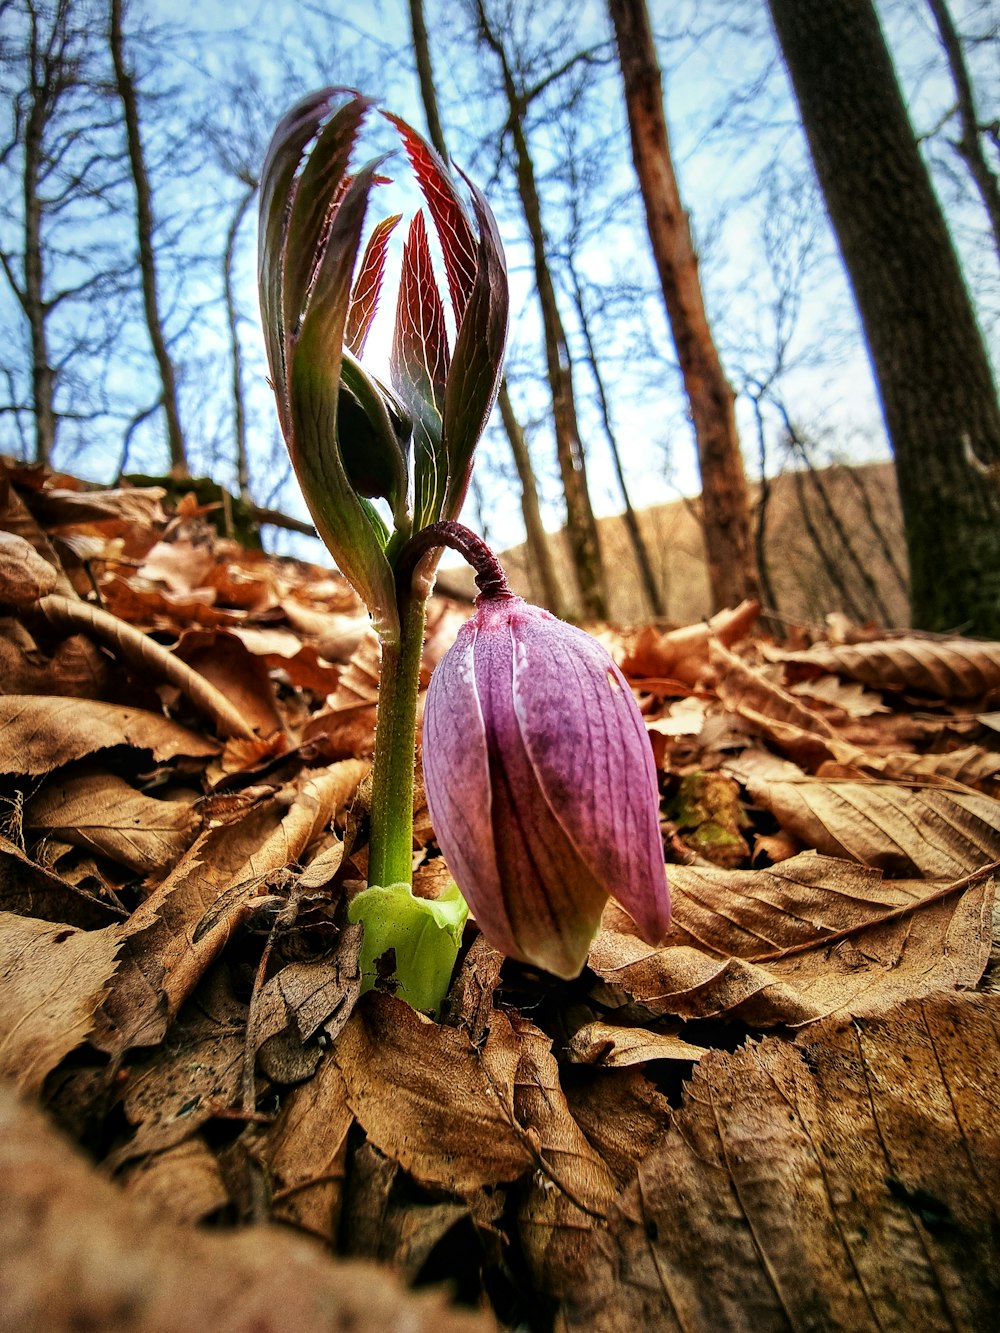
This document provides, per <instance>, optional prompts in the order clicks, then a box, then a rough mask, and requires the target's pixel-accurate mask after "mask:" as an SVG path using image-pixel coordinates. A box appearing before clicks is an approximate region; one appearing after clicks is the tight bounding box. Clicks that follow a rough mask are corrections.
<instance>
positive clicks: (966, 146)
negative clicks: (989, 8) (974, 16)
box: [927, 0, 1000, 255]
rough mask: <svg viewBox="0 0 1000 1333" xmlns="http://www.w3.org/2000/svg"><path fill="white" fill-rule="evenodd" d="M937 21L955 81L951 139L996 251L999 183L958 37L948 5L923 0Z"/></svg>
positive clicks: (940, 0) (999, 221) (999, 248)
mask: <svg viewBox="0 0 1000 1333" xmlns="http://www.w3.org/2000/svg"><path fill="white" fill-rule="evenodd" d="M927 3H928V4H929V5H930V7H931V13H932V14H933V15H934V22H935V23H936V24H937V30H938V34H939V36H940V38H941V45H942V46H943V47H944V53H945V55H946V56H947V58H948V68H949V69H950V70H951V79H952V83H954V85H955V97H956V98H957V101H958V123H959V128H960V130H961V135H960V137H959V139H958V141H957V142H956V143H955V148H956V150H957V151H958V154H959V156H960V157H961V158H962V160H963V161H964V162H965V165H966V166H967V167H968V168H969V174H970V175H971V176H972V179H973V180H974V181H975V184H976V189H977V190H978V191H979V194H980V196H981V198H982V201H983V207H984V208H985V209H986V212H987V215H988V217H989V219H990V227H991V229H992V231H993V244H994V245H995V246H996V250H997V254H998V255H1000V184H998V182H997V178H996V176H995V175H994V174H993V172H992V171H991V170H990V164H989V163H988V162H987V160H986V154H985V153H984V152H983V140H982V136H981V135H980V133H979V121H978V119H977V118H976V101H975V97H974V95H973V92H972V79H971V78H970V77H969V70H968V66H967V65H966V63H965V57H964V55H963V54H962V39H961V38H960V37H959V35H958V29H957V28H956V27H955V24H954V21H953V20H952V17H951V14H950V13H949V11H948V6H947V5H946V4H945V2H944V0H927Z"/></svg>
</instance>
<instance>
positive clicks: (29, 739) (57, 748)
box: [0, 694, 219, 776]
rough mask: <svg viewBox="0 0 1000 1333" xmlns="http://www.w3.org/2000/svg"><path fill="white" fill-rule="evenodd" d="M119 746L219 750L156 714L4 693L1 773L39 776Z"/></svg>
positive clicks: (162, 753)
mask: <svg viewBox="0 0 1000 1333" xmlns="http://www.w3.org/2000/svg"><path fill="white" fill-rule="evenodd" d="M115 745H130V746H133V747H134V748H135V749H139V750H150V751H152V754H153V757H154V758H155V759H158V760H166V759H173V758H175V757H176V756H177V755H190V756H206V755H212V754H218V750H219V747H218V745H216V744H215V743H214V742H212V741H208V740H205V739H204V737H202V736H198V735H196V734H195V733H194V732H192V731H188V730H187V729H186V728H185V727H179V726H178V725H177V724H176V722H170V721H168V720H167V719H166V718H165V717H161V716H159V715H158V714H156V713H147V712H144V711H143V710H142V709H139V708H124V707H122V706H121V705H120V704H107V703H99V702H98V701H97V700H94V699H67V698H53V697H52V696H50V695H23V694H21V695H18V694H7V695H0V773H24V774H27V775H29V776H36V775H37V774H39V773H51V771H52V770H53V769H54V768H60V767H61V766H62V765H63V764H68V763H70V762H71V761H72V760H74V759H82V758H83V757H84V756H85V755H88V754H95V753H96V752H97V751H98V750H106V749H110V748H111V747H112V746H115Z"/></svg>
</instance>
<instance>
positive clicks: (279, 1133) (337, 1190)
mask: <svg viewBox="0 0 1000 1333" xmlns="http://www.w3.org/2000/svg"><path fill="white" fill-rule="evenodd" d="M353 1124H354V1114H353V1112H352V1111H351V1108H350V1106H349V1105H348V1103H347V1087H346V1085H345V1083H344V1080H343V1078H342V1077H341V1073H340V1070H339V1069H338V1068H337V1064H336V1061H335V1060H334V1059H333V1057H332V1055H329V1054H328V1055H327V1057H326V1059H325V1060H324V1061H323V1062H322V1064H321V1065H320V1066H319V1068H318V1069H317V1071H316V1074H315V1076H314V1077H313V1078H311V1079H309V1081H308V1082H306V1083H302V1084H300V1085H299V1087H297V1088H293V1089H292V1090H291V1092H289V1093H288V1094H287V1095H286V1096H285V1097H283V1098H282V1102H281V1112H280V1114H279V1115H278V1118H277V1120H276V1121H275V1122H274V1124H273V1125H270V1126H269V1127H268V1128H267V1130H265V1131H263V1133H262V1134H261V1136H260V1137H259V1138H258V1139H256V1140H255V1141H254V1145H253V1146H254V1153H255V1155H257V1156H258V1157H260V1159H261V1160H262V1161H264V1162H265V1163H266V1164H267V1166H268V1169H269V1171H270V1173H271V1181H272V1195H271V1216H272V1217H273V1218H274V1219H275V1220H276V1221H281V1222H290V1223H292V1224H293V1225H295V1226H297V1227H299V1228H300V1229H301V1230H303V1231H306V1232H309V1233H311V1234H312V1235H314V1236H318V1237H319V1238H320V1239H322V1240H324V1241H326V1243H327V1244H330V1245H332V1244H334V1243H335V1242H336V1239H337V1230H338V1228H339V1225H340V1213H341V1206H342V1204H343V1192H344V1177H345V1174H346V1163H347V1135H348V1132H349V1130H350V1128H351V1126H352V1125H353Z"/></svg>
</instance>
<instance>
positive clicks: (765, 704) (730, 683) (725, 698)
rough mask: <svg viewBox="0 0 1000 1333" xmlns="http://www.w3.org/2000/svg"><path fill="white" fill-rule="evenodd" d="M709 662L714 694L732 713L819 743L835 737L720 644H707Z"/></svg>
mask: <svg viewBox="0 0 1000 1333" xmlns="http://www.w3.org/2000/svg"><path fill="white" fill-rule="evenodd" d="M709 661H710V663H711V665H712V668H713V670H714V671H715V674H716V678H717V680H716V693H717V694H718V696H719V698H720V699H721V700H722V702H723V703H724V704H725V705H726V707H727V708H730V709H732V710H733V712H735V713H740V714H742V715H743V716H745V717H749V718H752V719H766V720H768V721H770V720H773V721H775V722H784V723H789V724H791V725H792V726H793V727H795V728H796V729H798V730H800V731H806V732H810V733H812V734H813V735H815V736H818V737H820V738H821V739H822V740H830V739H832V738H833V737H835V736H836V732H835V731H834V729H833V727H832V726H831V725H830V723H829V722H827V720H826V718H825V717H823V716H822V714H821V713H817V712H815V711H814V710H813V709H812V708H807V707H806V706H805V705H804V704H802V703H800V702H799V700H798V699H797V698H796V697H795V696H794V695H793V694H790V693H789V692H788V690H785V689H782V687H781V686H780V685H778V684H777V682H775V681H773V680H770V679H769V678H768V677H767V676H766V675H765V674H764V673H763V672H762V671H759V670H758V669H756V668H755V667H752V666H750V665H749V663H747V662H744V661H743V659H742V658H741V657H737V656H736V654H735V653H731V652H730V651H729V650H728V649H727V648H724V647H723V646H722V645H721V644H720V643H716V642H714V641H713V642H711V643H710V644H709Z"/></svg>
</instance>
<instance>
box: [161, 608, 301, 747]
mask: <svg viewBox="0 0 1000 1333" xmlns="http://www.w3.org/2000/svg"><path fill="white" fill-rule="evenodd" d="M175 651H176V653H177V656H178V657H179V658H180V659H181V661H182V662H186V663H187V665H188V666H189V667H191V669H192V670H193V671H196V672H197V673H198V675H199V676H201V677H203V678H204V679H205V680H207V681H210V682H211V684H212V685H214V686H215V688H216V689H217V690H219V691H220V692H221V693H222V694H224V695H225V697H226V698H227V699H228V700H229V702H230V703H231V704H232V705H233V707H234V708H235V709H236V710H237V712H238V713H239V715H240V717H241V718H243V720H244V722H245V723H246V725H247V726H248V727H249V728H250V729H251V731H256V732H257V733H258V734H259V735H260V736H271V735H273V733H274V732H276V731H281V730H283V726H282V720H281V714H280V713H279V712H278V708H277V704H276V702H275V698H274V686H273V685H272V683H271V677H270V674H269V672H268V667H267V663H266V662H264V661H262V660H261V659H260V658H259V657H258V656H256V655H255V654H254V653H252V652H251V651H250V649H249V648H247V647H246V645H245V644H244V643H243V642H242V641H241V640H240V639H239V638H238V637H237V636H236V635H234V634H230V633H228V632H226V631H225V630H204V629H199V630H187V631H185V633H183V634H182V635H181V638H180V642H179V643H178V645H177V648H176V650H175Z"/></svg>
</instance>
